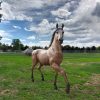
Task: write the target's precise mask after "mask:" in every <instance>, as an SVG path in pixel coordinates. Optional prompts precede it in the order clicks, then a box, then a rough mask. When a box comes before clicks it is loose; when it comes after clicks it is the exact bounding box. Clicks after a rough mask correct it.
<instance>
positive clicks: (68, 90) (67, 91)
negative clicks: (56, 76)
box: [66, 83, 70, 94]
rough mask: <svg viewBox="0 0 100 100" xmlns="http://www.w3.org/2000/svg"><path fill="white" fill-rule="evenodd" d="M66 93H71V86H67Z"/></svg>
mask: <svg viewBox="0 0 100 100" xmlns="http://www.w3.org/2000/svg"><path fill="white" fill-rule="evenodd" d="M66 93H67V94H69V93H70V84H69V83H68V84H67V88H66Z"/></svg>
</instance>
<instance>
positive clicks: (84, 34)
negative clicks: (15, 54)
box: [0, 0, 100, 47]
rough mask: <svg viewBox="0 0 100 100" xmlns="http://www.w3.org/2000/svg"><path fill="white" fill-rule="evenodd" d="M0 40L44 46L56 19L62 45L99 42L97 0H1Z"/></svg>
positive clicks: (90, 44)
mask: <svg viewBox="0 0 100 100" xmlns="http://www.w3.org/2000/svg"><path fill="white" fill-rule="evenodd" d="M0 12H1V13H3V18H2V22H1V23H0V35H1V36H2V37H3V38H2V40H1V41H0V42H2V43H6V44H10V43H11V42H12V39H20V40H21V42H22V43H23V44H26V45H30V46H33V45H37V46H48V45H49V43H50V39H51V36H52V33H53V31H54V30H55V26H56V23H59V27H60V26H61V23H64V25H65V27H64V31H65V34H64V45H73V46H79V47H83V46H93V45H95V46H100V0H3V3H2V11H0Z"/></svg>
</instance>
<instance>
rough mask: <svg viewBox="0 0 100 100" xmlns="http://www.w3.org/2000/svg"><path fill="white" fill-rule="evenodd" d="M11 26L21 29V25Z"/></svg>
mask: <svg viewBox="0 0 100 100" xmlns="http://www.w3.org/2000/svg"><path fill="white" fill-rule="evenodd" d="M13 28H15V29H21V27H20V26H15V25H14V26H13Z"/></svg>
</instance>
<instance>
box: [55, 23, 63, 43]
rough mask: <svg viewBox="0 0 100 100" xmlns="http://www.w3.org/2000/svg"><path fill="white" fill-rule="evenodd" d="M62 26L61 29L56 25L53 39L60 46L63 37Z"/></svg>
mask: <svg viewBox="0 0 100 100" xmlns="http://www.w3.org/2000/svg"><path fill="white" fill-rule="evenodd" d="M63 28H64V24H62V26H61V27H58V24H56V31H55V38H56V39H57V40H58V41H59V42H60V43H61V44H62V43H63V35H64V30H63Z"/></svg>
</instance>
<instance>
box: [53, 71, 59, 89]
mask: <svg viewBox="0 0 100 100" xmlns="http://www.w3.org/2000/svg"><path fill="white" fill-rule="evenodd" d="M57 77H58V73H56V75H55V79H54V89H56V90H57V89H58V87H57Z"/></svg>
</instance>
